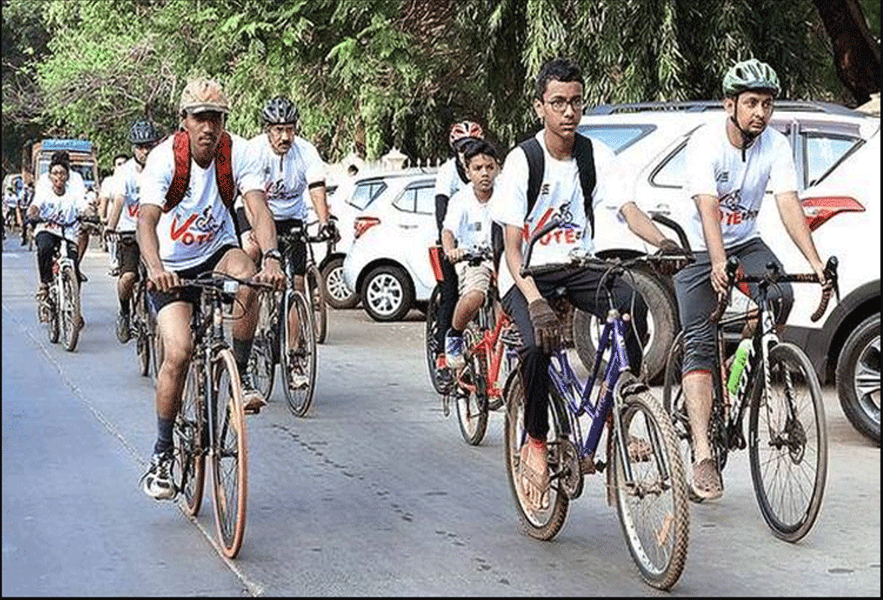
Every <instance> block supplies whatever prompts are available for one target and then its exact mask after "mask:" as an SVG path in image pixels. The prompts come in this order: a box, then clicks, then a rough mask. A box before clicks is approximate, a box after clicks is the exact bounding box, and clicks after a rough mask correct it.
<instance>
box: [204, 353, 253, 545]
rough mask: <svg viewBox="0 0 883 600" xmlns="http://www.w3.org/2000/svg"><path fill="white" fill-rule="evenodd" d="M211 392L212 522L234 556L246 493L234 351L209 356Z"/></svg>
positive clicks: (245, 457) (240, 534)
mask: <svg viewBox="0 0 883 600" xmlns="http://www.w3.org/2000/svg"><path fill="white" fill-rule="evenodd" d="M211 369H212V386H213V388H214V389H213V391H212V395H213V396H214V398H215V406H216V407H217V412H216V415H215V418H216V419H217V422H216V425H215V440H214V447H213V449H212V478H213V481H214V492H215V493H214V498H215V523H216V524H217V526H218V539H219V541H220V542H221V550H222V551H223V552H224V556H226V557H228V558H234V557H235V556H236V554H237V553H239V549H240V548H241V547H242V540H243V538H244V536H245V505H246V498H247V496H248V441H247V435H246V428H245V412H244V410H243V408H242V386H241V383H240V381H239V371H237V370H236V362H235V361H234V360H233V353H232V352H231V351H230V350H229V349H226V348H225V349H223V350H221V351H220V352H218V353H217V354H216V355H215V356H214V358H213V359H212V364H211Z"/></svg>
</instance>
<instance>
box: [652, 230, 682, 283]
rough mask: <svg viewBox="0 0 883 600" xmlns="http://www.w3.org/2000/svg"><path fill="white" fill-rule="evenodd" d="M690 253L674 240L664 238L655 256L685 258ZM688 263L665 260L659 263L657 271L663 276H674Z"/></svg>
mask: <svg viewBox="0 0 883 600" xmlns="http://www.w3.org/2000/svg"><path fill="white" fill-rule="evenodd" d="M687 254H688V252H687V251H686V250H684V249H683V248H681V246H680V245H679V244H678V243H677V242H676V241H674V240H672V239H669V238H663V240H662V242H660V244H659V250H657V251H656V253H655V255H654V256H657V257H670V256H685V255H687ZM685 262H686V261H682V260H664V261H659V262H658V264H657V269H659V272H660V273H662V274H663V275H668V276H671V275H674V274H675V273H677V272H678V271H680V270H681V269H682V268H684V263H685Z"/></svg>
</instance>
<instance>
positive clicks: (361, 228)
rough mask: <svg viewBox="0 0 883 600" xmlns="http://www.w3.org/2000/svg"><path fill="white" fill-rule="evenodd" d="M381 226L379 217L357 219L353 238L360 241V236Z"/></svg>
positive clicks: (354, 223)
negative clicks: (376, 226)
mask: <svg viewBox="0 0 883 600" xmlns="http://www.w3.org/2000/svg"><path fill="white" fill-rule="evenodd" d="M379 224H380V219H378V218H377V217H356V220H355V221H354V222H353V237H354V238H355V239H359V236H361V235H362V234H363V233H365V232H366V231H368V230H369V229H371V228H372V227H374V226H375V225H379Z"/></svg>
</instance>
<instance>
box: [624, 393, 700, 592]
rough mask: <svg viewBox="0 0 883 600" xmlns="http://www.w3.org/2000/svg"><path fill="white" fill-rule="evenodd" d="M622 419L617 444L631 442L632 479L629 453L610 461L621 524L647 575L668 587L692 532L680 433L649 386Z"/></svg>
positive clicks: (629, 400)
mask: <svg viewBox="0 0 883 600" xmlns="http://www.w3.org/2000/svg"><path fill="white" fill-rule="evenodd" d="M619 420H620V423H621V426H622V430H621V431H618V432H617V436H618V439H617V441H616V443H614V444H613V448H614V449H616V448H619V447H620V446H619V440H625V442H626V443H624V444H623V447H624V448H626V449H627V450H626V454H627V455H628V456H627V457H626V460H627V461H628V467H629V468H628V471H630V473H631V477H630V478H629V477H628V476H627V475H626V471H627V469H626V465H625V462H624V460H623V456H621V454H620V452H618V451H615V450H614V452H613V455H612V456H611V457H610V461H611V468H612V469H613V477H614V482H615V490H614V491H615V496H616V508H617V513H618V514H619V522H620V524H621V525H622V531H623V533H624V534H625V539H626V543H627V544H628V548H629V553H630V554H631V555H632V559H633V560H634V561H635V564H636V565H637V566H638V570H639V571H640V573H641V577H642V578H643V579H644V581H646V582H647V583H648V584H650V585H651V586H653V587H655V588H659V589H661V590H667V589H669V588H670V587H671V586H673V585H674V584H675V583H676V582H677V581H678V579H679V578H680V576H681V573H682V572H683V570H684V564H685V562H686V560H687V544H688V539H689V532H690V521H689V515H688V511H687V502H688V499H687V481H686V478H685V473H684V471H685V470H684V463H683V461H682V460H681V451H680V448H679V444H678V435H677V434H676V433H675V429H674V427H672V423H671V420H670V418H669V416H668V414H666V413H665V411H664V410H663V409H662V407H661V406H660V404H659V403H658V402H657V401H656V399H655V398H654V397H653V396H652V395H651V394H650V393H649V392H648V391H646V390H644V391H638V392H633V393H628V394H626V395H625V396H624V397H623V399H622V412H621V414H620V417H619ZM629 442H631V443H629ZM643 442H646V446H645V445H644V443H643Z"/></svg>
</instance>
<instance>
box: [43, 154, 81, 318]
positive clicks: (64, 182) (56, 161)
mask: <svg viewBox="0 0 883 600" xmlns="http://www.w3.org/2000/svg"><path fill="white" fill-rule="evenodd" d="M70 172H71V167H70V155H69V154H68V153H67V151H66V150H59V151H57V152H55V153H54V154H53V155H52V157H51V158H50V160H49V172H48V175H49V180H50V185H49V187H47V186H45V185H41V186H38V187H37V190H36V193H35V195H34V201H33V202H32V203H31V206H30V207H29V208H28V218H29V219H37V218H39V219H41V220H42V222H41V223H38V224H37V226H36V228H35V230H34V240H35V241H36V243H37V267H38V269H39V272H40V284H39V286H38V287H37V293H36V297H37V301H38V302H39V303H40V305H41V306H42V305H43V302H44V301H45V299H46V296H47V294H48V293H49V284H50V283H52V257H53V256H54V254H55V252H56V250H58V248H59V246H60V245H61V244H62V243H64V244H65V247H66V249H67V255H68V257H69V258H71V259H72V260H73V261H74V264H75V265H76V266H77V267H76V268H77V271H79V262H80V256H79V253H78V251H77V238H78V236H79V229H80V224H79V222H77V221H76V219H77V217H79V216H80V215H82V214H83V213H84V212H85V211H86V208H87V207H86V202H85V197H84V196H83V195H82V194H81V193H80V190H79V189H78V188H75V187H73V186H71V185H69V184H68V179H69V177H70ZM68 223H70V225H69V226H67V227H65V228H64V230H63V231H62V228H61V224H68ZM80 312H82V311H80ZM47 317H48V315H45V314H43V313H42V312H41V314H40V320H41V321H45V320H47ZM77 327H79V328H82V327H83V319H82V317H81V316H79V315H78V320H77Z"/></svg>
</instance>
